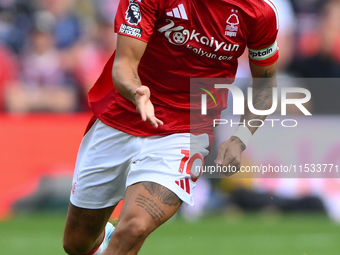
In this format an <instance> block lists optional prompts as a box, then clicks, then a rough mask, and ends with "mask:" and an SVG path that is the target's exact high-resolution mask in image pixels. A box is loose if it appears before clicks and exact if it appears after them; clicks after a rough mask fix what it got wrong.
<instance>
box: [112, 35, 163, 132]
mask: <svg viewBox="0 0 340 255" xmlns="http://www.w3.org/2000/svg"><path fill="white" fill-rule="evenodd" d="M146 46H147V43H146V42H143V41H141V40H138V39H135V38H132V37H129V36H125V35H118V37H117V50H116V57H115V60H114V64H113V67H112V79H113V84H114V85H115V87H116V88H117V90H118V91H119V93H121V94H122V95H123V96H124V97H125V98H127V99H128V100H130V101H131V102H133V103H134V104H135V105H136V110H137V112H138V113H139V114H140V115H141V118H142V120H143V121H148V122H149V123H150V124H151V125H152V126H154V127H155V128H157V127H158V125H163V122H162V121H161V120H159V119H158V118H156V117H155V113H154V107H153V105H152V103H151V101H150V90H149V88H148V87H147V86H143V85H142V83H141V80H140V78H139V76H138V65H139V62H140V60H141V58H142V56H143V54H144V51H145V49H146Z"/></svg>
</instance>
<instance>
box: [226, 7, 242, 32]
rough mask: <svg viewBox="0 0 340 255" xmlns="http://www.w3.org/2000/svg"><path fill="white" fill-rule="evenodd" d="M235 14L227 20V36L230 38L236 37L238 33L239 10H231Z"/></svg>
mask: <svg viewBox="0 0 340 255" xmlns="http://www.w3.org/2000/svg"><path fill="white" fill-rule="evenodd" d="M231 12H233V13H232V14H231V15H230V16H229V18H228V19H227V27H226V29H225V35H226V36H229V37H235V36H236V35H237V31H238V25H239V24H240V20H239V19H238V16H237V13H238V10H231Z"/></svg>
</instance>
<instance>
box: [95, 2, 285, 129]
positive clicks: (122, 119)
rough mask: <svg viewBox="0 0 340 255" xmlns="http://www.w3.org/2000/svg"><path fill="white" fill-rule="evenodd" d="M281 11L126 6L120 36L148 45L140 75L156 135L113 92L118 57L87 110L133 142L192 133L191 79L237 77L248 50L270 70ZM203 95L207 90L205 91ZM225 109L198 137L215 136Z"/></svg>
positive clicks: (263, 6) (266, 6) (218, 5)
mask: <svg viewBox="0 0 340 255" xmlns="http://www.w3.org/2000/svg"><path fill="white" fill-rule="evenodd" d="M278 26H279V25H278V17H277V10H276V7H275V6H274V4H273V3H272V2H271V1H270V0H216V1H206V0H169V1H162V0H138V1H133V0H121V1H120V4H119V7H118V11H117V15H116V19H115V31H116V32H117V33H118V34H121V35H125V36H131V37H133V38H137V39H139V40H142V41H144V42H147V43H148V45H147V48H146V50H145V53H144V55H143V57H142V59H141V61H140V64H139V68H138V74H139V77H140V79H141V82H142V84H143V85H146V86H148V87H149V88H150V91H151V102H152V103H153V105H154V107H155V115H156V117H157V118H159V119H161V120H162V121H163V122H164V125H163V126H160V127H159V128H158V129H155V128H153V127H152V126H151V125H150V124H149V123H145V122H143V121H142V120H141V117H140V115H139V114H138V113H137V112H136V107H135V105H134V104H133V103H132V102H130V101H129V100H127V99H126V98H124V97H123V96H122V95H121V94H120V93H119V92H118V90H117V89H116V88H115V87H114V84H113V81H112V78H111V69H112V65H113V62H114V58H115V53H113V55H112V56H111V58H110V60H109V61H108V63H107V64H106V66H105V67H104V70H103V72H102V74H101V76H100V77H99V79H98V80H97V82H96V83H95V85H94V87H93V88H92V89H91V90H90V92H89V104H90V106H91V108H92V109H93V112H94V114H95V115H96V116H97V118H99V119H100V120H101V121H103V122H104V123H106V124H107V125H110V126H112V127H114V128H117V129H119V130H122V131H124V132H127V133H130V134H132V135H136V136H151V135H166V134H171V133H182V132H190V131H191V132H192V133H195V127H191V129H190V78H203V77H205V78H234V77H235V74H236V70H237V59H238V58H239V57H240V56H241V55H242V53H243V52H244V50H245V48H246V47H248V48H249V59H250V61H252V62H254V63H256V64H258V65H270V64H273V63H275V62H276V61H277V59H278V47H277V44H276V36H277V32H278ZM201 92H202V91H201ZM219 94H220V98H221V102H222V103H221V104H218V105H217V106H216V107H214V109H213V111H210V112H209V116H204V121H203V122H202V121H201V123H200V125H199V126H200V127H199V130H200V132H202V130H204V132H208V133H211V132H212V129H213V128H212V119H218V118H219V116H220V113H221V111H222V110H223V109H225V108H226V106H227V105H226V104H227V94H228V93H227V90H221V91H219Z"/></svg>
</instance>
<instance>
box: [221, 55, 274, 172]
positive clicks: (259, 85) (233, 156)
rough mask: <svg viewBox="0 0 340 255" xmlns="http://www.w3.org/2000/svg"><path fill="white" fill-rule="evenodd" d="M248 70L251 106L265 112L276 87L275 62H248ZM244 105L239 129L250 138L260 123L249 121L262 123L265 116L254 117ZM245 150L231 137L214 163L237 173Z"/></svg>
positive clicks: (235, 137)
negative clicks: (251, 94)
mask: <svg viewBox="0 0 340 255" xmlns="http://www.w3.org/2000/svg"><path fill="white" fill-rule="evenodd" d="M250 69H251V73H252V77H253V84H252V88H253V106H254V108H255V109H257V110H267V109H269V108H270V107H271V106H272V100H273V96H272V93H273V88H274V87H276V62H275V63H274V64H271V65H265V66H263V65H257V64H254V63H252V62H250ZM247 105H248V104H247V102H246V105H245V113H244V115H242V116H241V120H240V123H245V126H244V127H241V135H242V132H245V134H246V135H247V132H248V133H249V135H248V136H251V135H252V134H254V133H255V132H256V130H257V129H258V127H256V126H260V125H261V123H255V121H253V122H254V123H253V125H252V126H249V124H248V123H249V120H254V119H259V120H262V121H264V120H265V119H266V117H267V116H266V115H256V114H254V113H252V112H251V111H250V110H249V109H248V106H247ZM245 149H246V144H244V141H242V140H241V139H240V138H239V137H237V136H231V138H230V139H229V140H228V141H225V142H223V143H222V144H221V145H220V146H219V148H218V155H217V158H216V160H215V163H216V164H218V165H223V166H228V165H230V166H235V167H236V169H237V171H238V170H239V169H240V167H241V154H242V152H243V151H244V150H245ZM234 173H235V172H230V173H227V174H226V175H227V176H231V175H232V174H234Z"/></svg>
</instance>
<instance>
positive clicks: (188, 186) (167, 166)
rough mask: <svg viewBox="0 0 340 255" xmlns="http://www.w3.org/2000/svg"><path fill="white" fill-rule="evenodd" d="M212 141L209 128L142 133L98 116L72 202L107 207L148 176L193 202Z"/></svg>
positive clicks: (80, 156)
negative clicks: (196, 131)
mask: <svg viewBox="0 0 340 255" xmlns="http://www.w3.org/2000/svg"><path fill="white" fill-rule="evenodd" d="M208 146H209V137H208V135H207V134H202V135H198V136H194V135H191V134H189V133H180V134H172V135H167V136H151V137H138V136H133V135H130V134H127V133H124V132H122V131H119V130H117V129H114V128H112V127H110V126H107V125H105V124H104V123H103V122H101V121H100V120H96V122H95V123H94V124H93V126H92V127H91V129H90V130H89V131H88V132H87V133H86V135H85V136H84V138H83V140H82V143H81V145H80V148H79V152H78V157H77V163H76V167H75V172H74V176H73V182H72V191H71V198H70V200H71V203H72V204H73V205H75V206H78V207H82V208H88V209H99V208H106V207H109V206H113V205H116V204H117V203H118V202H119V201H120V200H122V199H123V198H124V195H125V190H126V188H127V187H128V186H130V185H132V184H134V183H138V182H143V181H148V182H155V183H158V184H160V185H162V186H164V187H166V188H168V189H169V190H171V191H172V192H174V193H175V194H176V195H177V196H178V197H179V198H180V199H181V200H182V201H183V202H185V203H187V204H189V205H193V204H194V197H193V189H194V188H195V186H196V181H197V179H198V177H199V176H200V174H201V172H200V169H201V166H202V165H203V159H204V157H205V156H206V155H207V154H208V150H207V148H208Z"/></svg>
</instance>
